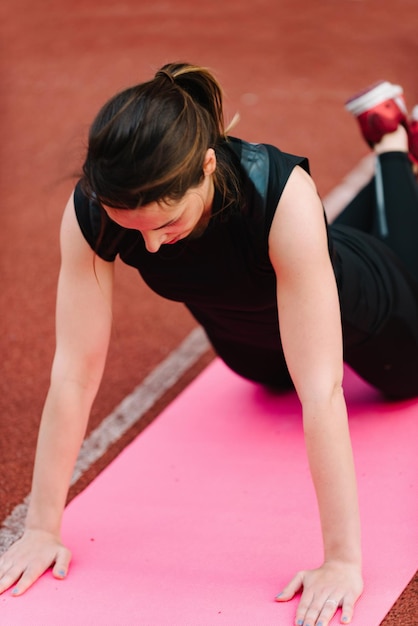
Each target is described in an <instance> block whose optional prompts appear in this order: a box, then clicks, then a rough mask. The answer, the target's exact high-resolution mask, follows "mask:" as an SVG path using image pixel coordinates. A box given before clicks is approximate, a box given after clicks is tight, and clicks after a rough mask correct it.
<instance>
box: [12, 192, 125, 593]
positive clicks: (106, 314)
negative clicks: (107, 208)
mask: <svg viewBox="0 0 418 626" xmlns="http://www.w3.org/2000/svg"><path fill="white" fill-rule="evenodd" d="M60 240H61V255H62V259H61V270H60V276H59V282H58V292H57V309H56V352H55V357H54V362H53V366H52V372H51V382H50V387H49V391H48V394H47V398H46V401H45V405H44V410H43V414H42V419H41V426H40V430H39V437H38V445H37V451H36V459H35V467H34V473H33V482H32V493H31V500H30V506H29V510H28V515H27V520H26V529H27V530H26V532H25V534H24V536H23V538H22V539H21V540H20V541H19V542H17V543H16V544H15V545H14V546H12V547H11V548H10V550H9V551H8V552H7V553H6V554H5V555H3V557H2V558H1V560H0V592H1V591H3V590H4V589H6V588H7V587H9V586H10V585H12V584H14V583H15V582H16V581H19V582H18V583H17V586H16V588H15V592H16V593H17V594H18V593H22V592H23V591H24V590H25V589H26V588H27V587H28V586H30V584H32V583H33V582H34V580H36V578H38V577H39V575H40V574H41V573H42V572H43V571H44V570H45V569H46V568H47V567H49V566H50V565H51V564H52V562H56V563H58V565H57V568H58V569H57V570H56V572H55V573H56V574H57V575H58V576H60V577H62V576H63V575H64V574H65V572H66V569H67V567H68V562H69V558H70V555H69V552H68V551H66V552H64V551H63V550H62V549H61V543H60V526H61V518H62V513H63V510H64V506H65V502H66V497H67V492H68V487H69V483H70V480H71V475H72V471H73V467H74V464H75V461H76V458H77V454H78V451H79V449H80V446H81V443H82V440H83V437H84V434H85V431H86V427H87V422H88V418H89V414H90V409H91V405H92V402H93V400H94V397H95V395H96V393H97V389H98V386H99V384H100V380H101V377H102V373H103V369H104V364H105V359H106V354H107V349H108V344H109V337H110V330H111V318H112V284H113V264H112V263H107V262H105V261H103V260H101V259H100V258H98V257H97V256H96V257H95V256H94V253H93V251H92V250H91V248H90V247H89V245H88V244H87V242H86V241H85V240H84V238H83V235H82V233H81V231H80V228H79V226H78V223H77V220H76V217H75V212H74V204H73V198H72V197H71V198H70V200H69V202H68V204H67V207H66V209H65V212H64V216H63V220H62V225H61V238H60ZM59 557H60V558H61V560H60V558H59ZM54 571H55V570H54ZM22 574H23V575H22ZM20 577H21V578H20ZM19 579H20V580H19Z"/></svg>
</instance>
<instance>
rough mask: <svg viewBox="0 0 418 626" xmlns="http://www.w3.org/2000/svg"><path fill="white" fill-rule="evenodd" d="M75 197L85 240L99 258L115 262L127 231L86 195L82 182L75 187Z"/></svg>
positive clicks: (78, 219) (77, 215) (76, 212)
mask: <svg viewBox="0 0 418 626" xmlns="http://www.w3.org/2000/svg"><path fill="white" fill-rule="evenodd" d="M73 197H74V210H75V215H76V218H77V222H78V225H79V227H80V230H81V232H82V234H83V236H84V238H85V239H86V241H87V242H88V244H89V245H90V247H91V248H92V249H93V250H94V251H95V252H96V253H97V254H98V256H100V257H101V258H102V259H104V260H105V261H113V260H114V259H115V257H116V255H117V254H118V252H119V246H120V244H121V242H122V240H123V237H124V234H125V232H126V229H123V228H122V227H121V226H119V225H118V224H116V223H115V222H112V220H110V219H109V217H108V215H107V214H106V212H105V211H104V210H103V209H102V207H101V206H100V205H99V203H98V202H95V201H94V199H91V198H89V197H88V196H87V195H86V193H85V192H84V190H83V186H82V184H81V181H78V183H77V185H76V186H75V189H74V195H73Z"/></svg>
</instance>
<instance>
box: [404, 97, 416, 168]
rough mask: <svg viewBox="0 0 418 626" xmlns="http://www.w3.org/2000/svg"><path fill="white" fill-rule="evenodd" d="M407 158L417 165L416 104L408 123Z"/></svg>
mask: <svg viewBox="0 0 418 626" xmlns="http://www.w3.org/2000/svg"><path fill="white" fill-rule="evenodd" d="M407 130H408V141H409V158H410V159H411V161H412V162H413V163H415V165H418V104H417V105H415V106H414V108H413V109H412V113H411V118H410V120H409V124H408V129H407Z"/></svg>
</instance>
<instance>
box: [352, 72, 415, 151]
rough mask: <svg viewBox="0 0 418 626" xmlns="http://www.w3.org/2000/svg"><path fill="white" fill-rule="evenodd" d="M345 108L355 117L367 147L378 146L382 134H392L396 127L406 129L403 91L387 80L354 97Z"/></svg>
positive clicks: (406, 121)
mask: <svg viewBox="0 0 418 626" xmlns="http://www.w3.org/2000/svg"><path fill="white" fill-rule="evenodd" d="M345 108H346V109H347V111H349V112H350V113H352V114H353V115H354V117H356V118H357V121H358V123H359V125H360V130H361V132H362V135H363V137H364V139H365V140H366V141H367V143H368V144H369V145H370V146H372V145H373V144H375V143H378V142H379V141H380V140H381V139H382V137H383V135H386V134H387V133H393V132H394V131H395V130H396V129H397V128H398V126H399V124H403V125H404V126H405V128H408V120H407V110H406V105H405V99H404V96H403V89H402V87H400V86H399V85H393V84H392V83H389V82H388V81H381V82H379V83H376V84H374V85H371V86H370V87H368V88H367V89H365V90H364V91H362V92H360V93H358V94H356V95H355V96H353V97H352V98H350V99H349V100H347V102H346V103H345Z"/></svg>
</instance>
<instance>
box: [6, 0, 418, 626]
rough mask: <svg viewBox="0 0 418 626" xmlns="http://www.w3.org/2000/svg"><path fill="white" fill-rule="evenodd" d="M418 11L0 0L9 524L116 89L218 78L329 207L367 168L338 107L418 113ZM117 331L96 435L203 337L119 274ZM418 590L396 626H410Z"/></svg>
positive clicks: (244, 116) (379, 4)
mask: <svg viewBox="0 0 418 626" xmlns="http://www.w3.org/2000/svg"><path fill="white" fill-rule="evenodd" d="M417 30H418V4H417V3H416V0H396V1H393V0H392V1H391V2H389V1H388V0H316V2H312V1H311V0H300V1H299V2H297V3H295V2H294V0H257V2H255V0H254V1H253V2H250V1H249V0H229V2H219V1H218V0H213V2H211V3H196V2H194V1H193V0H167V1H161V2H158V1H157V2H154V3H148V2H145V0H125V1H124V2H120V3H119V2H114V1H113V0H112V1H111V0H101V2H97V0H96V1H95V2H94V1H93V0H72V1H71V2H69V0H67V1H65V0H63V1H62V0H61V1H60V0H3V2H2V3H1V6H0V37H1V42H2V50H1V59H0V63H1V85H2V98H1V101H0V120H1V122H0V123H1V141H0V159H1V168H0V187H1V198H2V211H1V216H2V217H1V229H0V250H1V253H0V264H1V267H0V270H1V277H2V285H1V291H0V307H1V320H2V322H1V324H2V325H1V333H0V351H1V352H0V353H1V355H2V358H1V367H2V376H1V377H0V386H1V388H0V390H1V393H0V415H1V417H0V420H1V433H2V437H1V439H0V459H1V461H0V462H1V481H0V521H1V520H2V519H5V518H6V517H7V516H8V515H9V514H10V513H11V512H12V511H13V510H14V509H15V507H16V506H17V505H18V504H19V503H20V502H21V501H22V500H23V498H24V497H25V496H26V495H27V493H28V492H29V489H30V477H31V468H32V463H33V454H34V447H35V441H36V433H37V427H38V421H39V415H40V410H41V407H42V403H43V399H44V396H45V393H46V389H47V385H48V377H49V369H50V365H51V359H52V355H53V348H54V300H55V284H56V278H57V272H58V264H59V250H58V238H57V234H58V227H59V222H60V217H61V213H62V210H63V207H64V205H65V203H66V200H67V198H68V196H69V194H70V192H71V189H72V186H73V184H74V181H75V177H74V176H75V175H76V174H77V172H78V171H79V168H80V164H81V161H82V155H83V148H84V145H85V139H86V132H87V129H88V125H89V123H90V121H91V119H92V117H93V116H94V115H95V113H96V112H97V110H98V108H99V106H101V104H102V103H103V102H104V101H105V100H106V99H107V98H108V97H110V96H111V95H112V94H113V93H114V92H115V91H117V90H119V89H122V88H124V87H126V86H128V85H130V84H132V83H134V82H138V81H142V80H145V79H148V78H149V77H150V76H151V75H152V73H153V72H154V71H155V69H157V68H158V67H159V66H160V65H162V64H163V63H165V62H167V61H173V60H187V61H191V62H194V63H198V64H202V65H206V66H208V67H210V68H212V69H213V70H214V72H215V73H216V75H217V76H218V78H219V79H220V81H221V83H222V84H223V86H224V88H225V92H226V111H227V117H229V119H231V118H232V116H233V115H234V113H235V112H236V111H239V113H240V116H241V122H240V124H239V126H238V128H237V130H236V132H237V134H238V135H239V136H241V137H243V138H245V139H248V140H250V141H267V142H271V143H275V144H277V145H279V146H280V147H281V148H282V149H283V150H287V151H289V152H294V153H298V154H304V155H306V156H308V157H309V159H310V162H311V169H312V173H313V176H314V178H315V180H316V183H317V185H318V188H319V191H320V193H321V194H322V195H326V194H328V193H329V192H330V191H331V190H332V189H333V188H334V187H335V185H337V184H338V183H339V182H340V180H341V179H342V178H343V177H344V176H345V175H346V174H347V173H348V172H349V171H351V170H352V169H353V167H354V166H355V165H356V164H357V163H358V161H359V160H360V159H361V158H362V157H363V156H364V155H366V154H367V147H366V146H365V145H364V144H363V142H362V140H361V138H360V135H359V133H358V131H357V128H356V126H355V124H354V122H353V121H352V120H351V119H350V117H349V115H348V114H347V113H346V112H345V111H344V109H343V106H342V103H343V101H344V100H345V99H346V98H347V97H349V96H350V95H351V94H352V93H353V92H355V91H357V90H358V89H360V88H362V87H364V86H366V85H367V84H369V83H371V82H374V81H375V80H378V79H380V78H386V79H388V80H391V81H393V82H399V83H400V84H402V85H403V87H404V89H405V93H406V97H407V102H408V104H409V105H410V106H412V105H413V104H415V103H416V102H418V82H417V81H416V71H415V68H416V62H417V58H418V39H417ZM117 275H118V276H117V277H118V280H117V291H116V297H115V313H114V320H115V321H114V333H113V340H112V346H111V350H110V354H109V359H108V364H107V368H106V372H105V378H104V381H103V385H102V387H101V390H100V393H99V395H98V398H97V401H96V403H95V406H94V410H93V413H92V417H91V421H90V426H89V432H91V431H93V430H94V429H96V428H97V427H99V426H100V424H101V422H102V421H103V419H104V418H105V417H106V416H107V415H108V414H109V413H111V411H112V410H113V409H114V407H115V406H116V405H118V404H119V403H120V402H121V401H122V399H123V398H124V397H125V396H126V395H127V394H129V393H130V392H131V391H132V390H133V389H134V388H135V387H137V386H138V385H140V384H141V382H142V381H143V380H144V379H145V377H146V376H147V375H148V374H150V373H152V372H153V371H154V370H155V368H156V367H157V366H158V364H159V363H160V362H161V361H163V360H164V359H165V358H166V357H168V356H169V355H170V354H171V353H172V352H173V351H174V350H175V349H176V348H177V347H178V346H179V345H180V344H181V342H182V341H183V340H184V339H186V338H187V337H188V336H189V333H190V332H191V331H192V330H193V329H195V328H196V325H195V322H194V321H193V319H192V318H191V317H190V315H189V314H188V313H187V312H186V311H185V310H184V309H183V308H182V306H181V305H178V304H173V303H169V302H165V301H162V300H160V299H159V298H158V297H157V296H155V295H154V294H152V293H150V292H149V290H148V289H147V288H146V287H145V286H144V285H143V284H142V283H141V281H140V279H139V278H138V277H137V275H136V273H135V272H134V271H133V270H132V269H129V268H126V267H122V266H121V265H119V266H118V268H117ZM212 356H213V355H212V352H211V351H210V350H206V351H204V352H203V354H202V356H201V357H200V358H198V359H197V361H196V363H195V364H194V365H193V366H192V367H191V368H189V369H188V370H187V371H186V372H185V374H184V375H182V376H181V377H180V379H179V380H178V381H177V382H176V383H175V384H173V385H172V386H171V388H170V389H169V390H167V391H166V392H164V393H163V395H162V396H161V397H160V398H159V399H158V400H156V402H155V403H154V405H153V406H152V407H151V408H150V409H149V410H147V412H146V413H145V415H144V417H143V418H142V419H141V420H140V421H138V422H137V423H134V424H133V425H132V426H130V427H129V428H128V429H127V431H126V432H125V433H124V434H123V436H122V437H121V438H120V439H118V440H117V441H116V442H114V443H112V444H111V445H110V447H109V449H108V450H107V451H106V452H105V454H104V455H103V456H102V457H101V458H99V459H98V460H97V461H95V462H94V463H93V465H92V467H91V468H90V469H88V470H87V471H86V472H85V473H84V474H83V475H82V476H81V478H80V479H79V480H78V481H77V482H76V484H75V485H74V487H73V488H72V490H71V494H70V495H71V496H73V495H74V494H75V493H77V492H78V491H80V489H82V488H83V487H84V486H85V485H86V484H87V483H88V482H89V481H90V480H92V479H93V478H94V476H95V475H97V473H98V472H99V471H100V470H101V469H102V468H103V467H105V466H106V464H107V463H108V462H109V461H110V460H111V459H112V458H114V456H115V455H116V454H117V453H118V452H119V450H120V449H122V448H123V447H124V446H125V445H126V443H128V441H130V440H131V439H132V438H133V437H134V436H135V435H136V434H138V433H139V432H140V431H141V429H142V428H143V427H144V426H145V425H146V424H147V423H148V422H149V421H150V420H151V419H153V417H155V416H156V415H158V412H159V411H160V410H161V408H162V407H163V406H165V404H166V403H167V402H168V401H169V400H170V399H171V398H172V397H174V396H175V395H176V393H178V391H179V389H180V388H182V387H183V386H184V385H186V384H187V382H188V381H189V380H191V379H192V378H193V377H194V376H195V375H196V373H197V372H198V371H199V370H200V369H201V368H202V367H204V366H205V364H206V363H208V362H209V361H210V359H211V358H212ZM417 595H418V584H417V579H416V578H415V579H414V581H413V582H412V583H411V585H410V586H409V587H408V588H407V590H406V591H405V593H404V594H403V596H402V597H401V598H400V600H399V601H398V602H397V604H396V605H395V607H394V608H393V609H392V611H391V612H390V613H389V615H388V616H387V618H386V619H385V621H384V622H383V623H384V625H385V626H392V625H395V624H396V625H399V624H401V625H402V626H408V625H409V624H411V625H412V624H415V623H416V622H414V615H416V609H418V597H417Z"/></svg>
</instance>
